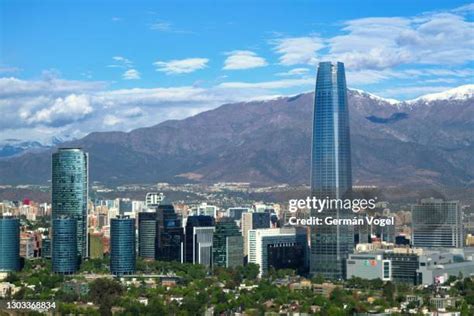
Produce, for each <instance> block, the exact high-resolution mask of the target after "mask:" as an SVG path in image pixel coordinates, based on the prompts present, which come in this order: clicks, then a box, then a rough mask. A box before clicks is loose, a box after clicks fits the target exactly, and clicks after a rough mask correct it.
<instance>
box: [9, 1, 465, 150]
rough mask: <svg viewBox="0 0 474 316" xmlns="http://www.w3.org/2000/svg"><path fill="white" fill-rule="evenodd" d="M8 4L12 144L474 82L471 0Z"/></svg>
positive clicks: (413, 92)
mask: <svg viewBox="0 0 474 316" xmlns="http://www.w3.org/2000/svg"><path fill="white" fill-rule="evenodd" d="M254 2H256V1H239V2H237V1H162V2H160V3H156V1H149V2H145V1H6V0H2V1H1V2H0V12H1V16H0V107H1V108H2V112H3V113H5V115H2V118H0V142H1V141H2V140H5V139H10V138H12V139H22V140H26V139H28V140H29V139H36V140H40V141H42V142H48V140H49V139H50V138H51V137H54V136H63V137H81V136H84V135H85V134H87V133H89V132H91V131H94V130H130V129H133V128H136V127H141V126H149V125H153V124H156V123H158V122H160V121H163V120H166V119H171V118H183V117H187V116H189V115H193V114H196V113H199V112H200V111H203V110H207V109H211V108H214V107H216V106H218V105H220V104H222V103H226V102H235V101H242V100H252V99H265V98H271V97H273V96H277V95H288V94H296V93H300V92H305V91H310V90H312V88H313V86H314V78H315V74H316V65H317V63H318V62H319V61H321V60H340V61H343V62H345V64H346V70H347V81H348V85H349V86H350V87H354V88H359V89H363V90H366V91H369V92H372V93H374V94H377V95H380V96H382V97H387V98H396V99H402V100H403V99H410V98H414V97H417V96H420V95H423V94H426V93H433V92H439V91H443V90H446V89H449V88H451V87H456V86H459V85H463V84H468V83H472V78H473V61H472V60H473V58H474V57H473V56H474V35H473V32H474V30H473V22H472V20H473V8H474V5H473V4H470V3H469V2H467V1H453V0H450V1H400V0H399V1H383V2H381V1H259V2H258V4H256V3H254Z"/></svg>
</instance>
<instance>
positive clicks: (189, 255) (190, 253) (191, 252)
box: [184, 215, 214, 263]
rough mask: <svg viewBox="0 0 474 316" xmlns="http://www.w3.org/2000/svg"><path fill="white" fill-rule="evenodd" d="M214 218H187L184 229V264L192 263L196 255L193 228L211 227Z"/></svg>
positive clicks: (201, 216) (199, 216)
mask: <svg viewBox="0 0 474 316" xmlns="http://www.w3.org/2000/svg"><path fill="white" fill-rule="evenodd" d="M213 226H214V218H213V217H211V216H206V215H196V216H189V217H188V219H187V221H186V229H185V249H184V262H189V263H194V262H195V259H196V258H195V253H196V249H195V247H196V240H195V237H196V236H195V228H197V227H213Z"/></svg>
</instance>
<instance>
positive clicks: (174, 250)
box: [155, 198, 184, 262]
mask: <svg viewBox="0 0 474 316" xmlns="http://www.w3.org/2000/svg"><path fill="white" fill-rule="evenodd" d="M183 239H184V236H183V227H181V219H180V217H179V216H178V214H176V212H175V210H174V206H173V204H172V203H171V202H170V201H169V200H168V199H166V198H164V199H163V200H162V201H161V204H160V205H159V206H158V207H157V211H156V242H155V246H156V254H155V256H156V259H157V260H163V261H179V262H181V261H182V257H183V242H184V240H183Z"/></svg>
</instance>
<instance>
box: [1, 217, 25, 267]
mask: <svg viewBox="0 0 474 316" xmlns="http://www.w3.org/2000/svg"><path fill="white" fill-rule="evenodd" d="M18 270H20V221H19V220H18V219H17V218H14V217H11V216H3V217H0V272H5V271H18Z"/></svg>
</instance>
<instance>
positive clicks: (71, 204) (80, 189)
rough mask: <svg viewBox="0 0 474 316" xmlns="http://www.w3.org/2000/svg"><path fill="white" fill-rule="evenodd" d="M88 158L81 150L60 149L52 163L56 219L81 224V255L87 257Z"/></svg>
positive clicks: (78, 237)
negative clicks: (74, 221) (61, 218)
mask: <svg viewBox="0 0 474 316" xmlns="http://www.w3.org/2000/svg"><path fill="white" fill-rule="evenodd" d="M88 164H89V162H88V155H87V153H85V152H83V151H82V150H81V149H79V148H60V149H58V151H57V152H56V153H54V154H53V160H52V219H53V220H54V219H55V218H58V217H60V216H67V217H69V218H74V219H75V220H76V222H77V237H76V239H77V252H78V255H79V256H80V258H81V259H84V258H86V257H87V249H88V246H87V241H88V240H87V199H88V193H89V191H88V177H89V175H88Z"/></svg>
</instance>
